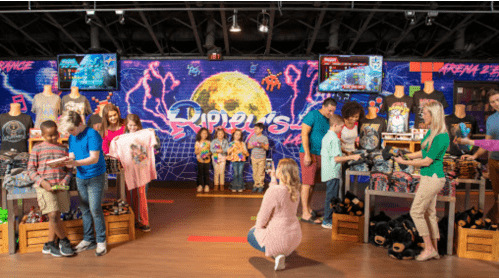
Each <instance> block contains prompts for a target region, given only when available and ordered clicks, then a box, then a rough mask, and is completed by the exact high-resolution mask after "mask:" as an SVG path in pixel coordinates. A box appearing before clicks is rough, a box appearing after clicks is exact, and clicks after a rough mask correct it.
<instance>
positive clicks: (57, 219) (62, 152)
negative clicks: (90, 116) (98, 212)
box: [27, 121, 74, 257]
mask: <svg viewBox="0 0 499 278" xmlns="http://www.w3.org/2000/svg"><path fill="white" fill-rule="evenodd" d="M40 129H41V131H42V137H43V139H45V141H43V142H42V143H40V144H37V145H36V146H34V147H33V149H32V150H31V153H30V155H29V161H28V169H27V171H28V174H29V177H30V179H31V180H32V181H34V184H33V188H35V190H36V196H37V200H38V206H39V207H40V210H41V212H42V213H43V214H46V215H48V217H49V230H48V242H46V243H45V244H44V245H43V249H42V253H43V254H51V255H52V256H54V257H61V256H65V257H68V256H72V255H74V250H73V248H72V247H71V243H70V242H69V239H68V238H67V237H66V233H65V232H64V225H63V224H62V220H61V211H62V212H68V211H69V209H70V199H69V192H68V191H67V190H54V189H52V186H55V185H69V181H70V180H71V176H72V175H71V171H68V169H67V168H66V167H64V165H63V164H61V165H57V166H56V165H51V166H49V163H47V162H49V161H51V160H54V159H61V158H67V157H68V152H67V149H66V147H64V146H63V145H61V144H59V143H58V142H57V140H58V139H59V132H57V124H56V123H55V122H54V121H45V122H43V123H41V124H40ZM56 238H59V239H60V241H59V245H58V246H56V245H55V240H56Z"/></svg>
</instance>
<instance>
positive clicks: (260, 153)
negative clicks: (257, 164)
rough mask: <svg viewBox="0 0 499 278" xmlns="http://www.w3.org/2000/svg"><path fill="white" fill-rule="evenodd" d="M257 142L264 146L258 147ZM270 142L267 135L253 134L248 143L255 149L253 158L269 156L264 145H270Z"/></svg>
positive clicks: (252, 151) (252, 152) (252, 153)
mask: <svg viewBox="0 0 499 278" xmlns="http://www.w3.org/2000/svg"><path fill="white" fill-rule="evenodd" d="M257 142H258V143H260V144H261V145H262V147H256V146H255V144H256V143H257ZM268 144H269V139H268V138H267V136H265V135H260V136H256V135H253V136H251V138H250V140H249V142H248V145H252V146H253V149H251V158H255V159H261V158H265V157H266V156H267V152H266V151H265V149H264V148H263V145H268Z"/></svg>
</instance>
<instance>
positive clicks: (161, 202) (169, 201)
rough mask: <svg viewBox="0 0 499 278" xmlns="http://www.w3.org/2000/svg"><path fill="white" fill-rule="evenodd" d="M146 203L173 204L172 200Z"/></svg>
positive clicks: (150, 200) (151, 200)
mask: <svg viewBox="0 0 499 278" xmlns="http://www.w3.org/2000/svg"><path fill="white" fill-rule="evenodd" d="M147 202H148V203H156V204H173V200H153V199H149V200H147Z"/></svg>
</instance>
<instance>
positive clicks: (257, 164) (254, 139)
mask: <svg viewBox="0 0 499 278" xmlns="http://www.w3.org/2000/svg"><path fill="white" fill-rule="evenodd" d="M263 130H264V125H263V124H262V123H256V124H255V128H254V131H255V134H254V135H253V136H251V138H250V140H249V142H248V149H249V150H252V151H251V166H252V168H253V180H254V181H255V184H254V185H253V190H252V192H253V193H254V192H257V191H258V193H263V180H264V179H265V157H266V156H267V153H266V151H267V150H268V149H269V139H268V138H267V136H265V135H263V134H262V132H263Z"/></svg>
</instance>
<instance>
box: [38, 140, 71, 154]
mask: <svg viewBox="0 0 499 278" xmlns="http://www.w3.org/2000/svg"><path fill="white" fill-rule="evenodd" d="M68 140H69V139H68V138H59V140H57V142H59V144H64V143H67V142H68ZM43 141H45V139H43V138H41V137H40V138H38V137H37V138H29V139H28V152H31V149H32V148H33V146H34V145H35V144H36V143H40V142H43Z"/></svg>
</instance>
